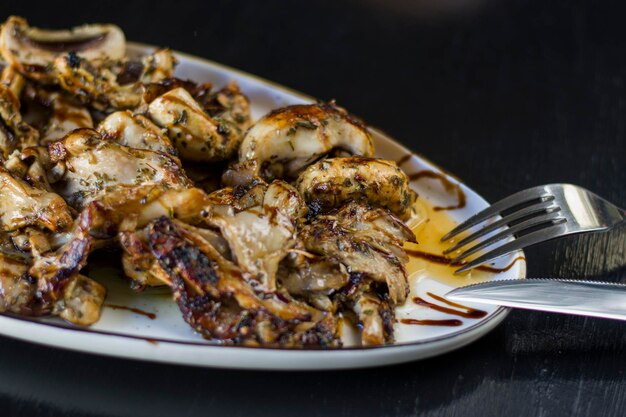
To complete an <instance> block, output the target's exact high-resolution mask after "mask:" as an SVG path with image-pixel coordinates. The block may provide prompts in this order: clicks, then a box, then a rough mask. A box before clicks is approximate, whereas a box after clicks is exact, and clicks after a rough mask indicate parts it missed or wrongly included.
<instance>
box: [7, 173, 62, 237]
mask: <svg viewBox="0 0 626 417" xmlns="http://www.w3.org/2000/svg"><path fill="white" fill-rule="evenodd" d="M71 224H72V216H71V213H70V209H69V207H68V206H67V204H66V203H65V201H63V199H62V198H61V197H60V196H59V195H57V194H54V193H51V192H47V191H43V190H41V189H38V188H35V187H33V186H31V185H30V184H28V183H27V182H25V181H23V180H21V179H18V178H15V177H14V176H13V175H11V174H10V173H9V172H8V171H6V170H4V169H3V168H0V230H3V231H12V230H17V229H20V228H22V227H26V226H32V225H36V226H38V227H41V228H46V229H49V230H50V231H53V232H56V231H62V230H64V229H66V228H68V227H70V226H71Z"/></svg>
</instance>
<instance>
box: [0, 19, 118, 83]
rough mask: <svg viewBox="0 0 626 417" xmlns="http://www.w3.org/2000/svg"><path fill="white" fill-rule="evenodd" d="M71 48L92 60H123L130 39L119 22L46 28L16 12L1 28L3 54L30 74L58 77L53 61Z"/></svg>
mask: <svg viewBox="0 0 626 417" xmlns="http://www.w3.org/2000/svg"><path fill="white" fill-rule="evenodd" d="M70 51H73V52H75V53H76V54H80V56H81V57H83V58H85V59H88V60H120V59H122V58H123V57H124V55H125V53H126V39H125V37H124V33H123V32H122V31H121V29H120V28H118V27H117V26H115V25H83V26H79V27H75V28H73V29H71V30H44V29H38V28H33V27H30V26H28V22H27V21H26V19H23V18H21V17H16V16H11V17H9V19H8V20H7V21H6V22H5V23H4V25H3V26H2V31H0V53H1V54H2V57H3V58H4V59H5V60H6V61H7V62H8V63H9V64H10V65H11V66H12V67H14V68H16V69H17V70H18V71H20V72H21V73H22V74H23V75H24V76H26V77H28V78H32V79H36V80H39V81H48V82H50V81H54V74H53V73H52V71H51V69H52V63H53V62H54V60H55V59H56V58H57V57H59V56H60V55H64V54H67V53H68V52H70Z"/></svg>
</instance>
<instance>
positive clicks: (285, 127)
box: [233, 103, 374, 179]
mask: <svg viewBox="0 0 626 417" xmlns="http://www.w3.org/2000/svg"><path fill="white" fill-rule="evenodd" d="M332 151H341V152H345V153H347V154H349V155H361V156H368V157H369V156H374V145H373V142H372V138H371V136H370V134H369V133H368V131H367V129H366V128H365V127H364V126H363V125H362V124H361V123H360V122H358V121H356V120H355V119H353V118H352V117H350V116H349V115H348V113H347V112H346V111H345V110H343V109H341V108H339V107H337V106H335V104H334V103H329V104H308V105H295V106H288V107H284V108H281V109H277V110H274V111H272V112H271V113H269V114H268V115H267V116H265V117H263V118H262V119H261V120H259V121H258V122H256V123H255V124H254V125H253V126H252V127H251V128H250V130H248V132H247V133H246V135H245V137H244V139H243V142H242V143H241V147H240V148H239V161H238V162H239V164H238V165H236V166H235V167H233V169H234V170H235V171H241V170H242V168H241V164H244V165H245V168H246V169H248V170H251V174H250V175H251V176H260V177H263V178H264V179H273V178H286V179H292V178H294V177H295V176H297V175H298V173H299V172H300V171H301V170H302V169H304V168H305V167H306V166H308V165H309V164H311V163H313V162H315V161H316V160H318V159H319V158H320V157H322V156H324V155H327V154H329V153H331V152H332ZM248 161H255V163H253V164H250V163H249V162H248Z"/></svg>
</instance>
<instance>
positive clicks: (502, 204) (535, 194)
mask: <svg viewBox="0 0 626 417" xmlns="http://www.w3.org/2000/svg"><path fill="white" fill-rule="evenodd" d="M539 198H541V199H544V201H550V200H553V199H554V196H552V195H550V194H549V193H548V191H547V190H546V188H545V186H539V187H533V188H529V189H527V190H523V191H520V192H518V193H515V194H512V195H510V196H508V197H506V198H503V199H502V200H500V201H497V202H495V203H493V204H492V205H491V206H489V207H487V208H486V209H484V210H483V211H480V212H478V213H476V214H474V215H473V216H472V217H470V218H469V219H467V220H465V221H464V222H463V223H461V224H460V225H458V226H457V227H455V228H454V229H452V231H450V232H449V233H448V234H446V235H445V236H444V237H442V238H441V241H442V242H445V241H446V240H449V239H450V238H452V237H454V236H456V235H458V234H459V233H461V232H463V231H465V230H467V229H469V228H470V227H472V226H475V225H477V224H478V223H481V222H483V221H485V220H487V219H488V218H490V217H492V216H494V215H496V214H499V213H501V212H502V211H504V210H506V209H509V208H511V207H515V206H517V205H520V204H524V203H527V202H529V201H532V200H535V199H539Z"/></svg>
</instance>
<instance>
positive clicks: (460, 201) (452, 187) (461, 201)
mask: <svg viewBox="0 0 626 417" xmlns="http://www.w3.org/2000/svg"><path fill="white" fill-rule="evenodd" d="M422 178H431V179H437V180H439V181H440V182H441V184H442V185H443V187H444V188H445V189H446V191H448V192H449V193H456V198H457V204H456V205H452V206H446V207H433V210H435V211H440V210H456V209H462V208H463V207H465V205H466V204H467V198H466V196H465V193H464V192H463V190H462V189H461V187H460V186H459V185H458V184H455V183H453V182H451V181H450V180H449V179H448V178H447V177H446V176H445V175H444V174H440V173H438V172H434V171H419V172H416V173H414V174H411V175H409V179H410V180H411V181H418V180H420V179H422Z"/></svg>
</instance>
